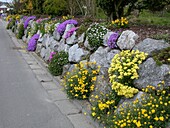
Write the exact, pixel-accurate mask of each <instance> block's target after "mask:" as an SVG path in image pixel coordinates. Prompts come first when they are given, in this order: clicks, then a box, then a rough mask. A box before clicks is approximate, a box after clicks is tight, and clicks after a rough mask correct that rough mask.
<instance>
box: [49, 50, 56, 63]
mask: <svg viewBox="0 0 170 128" xmlns="http://www.w3.org/2000/svg"><path fill="white" fill-rule="evenodd" d="M55 54H56V52H51V53H50V57H49V61H51V60H52V58H53V56H54V55H55Z"/></svg>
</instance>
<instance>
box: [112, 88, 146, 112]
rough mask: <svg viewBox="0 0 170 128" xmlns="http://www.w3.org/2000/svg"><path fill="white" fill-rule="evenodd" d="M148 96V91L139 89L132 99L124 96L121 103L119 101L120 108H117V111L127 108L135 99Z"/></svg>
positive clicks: (140, 99)
mask: <svg viewBox="0 0 170 128" xmlns="http://www.w3.org/2000/svg"><path fill="white" fill-rule="evenodd" d="M145 96H147V94H146V93H144V92H142V91H139V92H138V93H137V94H136V95H135V96H134V97H133V98H130V99H126V98H122V99H121V100H120V101H119V103H118V108H117V109H116V110H115V112H119V111H120V108H126V107H127V106H128V105H129V104H132V103H133V101H135V100H137V99H138V100H139V101H142V98H143V97H145Z"/></svg>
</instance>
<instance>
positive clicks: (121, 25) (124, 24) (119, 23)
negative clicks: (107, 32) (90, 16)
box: [111, 17, 128, 28]
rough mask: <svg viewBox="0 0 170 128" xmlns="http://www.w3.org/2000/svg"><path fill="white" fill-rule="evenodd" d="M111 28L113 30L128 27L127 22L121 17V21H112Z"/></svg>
mask: <svg viewBox="0 0 170 128" xmlns="http://www.w3.org/2000/svg"><path fill="white" fill-rule="evenodd" d="M111 25H112V26H114V27H115V28H127V27H128V20H127V19H126V18H124V17H121V19H116V20H114V21H112V23H111Z"/></svg>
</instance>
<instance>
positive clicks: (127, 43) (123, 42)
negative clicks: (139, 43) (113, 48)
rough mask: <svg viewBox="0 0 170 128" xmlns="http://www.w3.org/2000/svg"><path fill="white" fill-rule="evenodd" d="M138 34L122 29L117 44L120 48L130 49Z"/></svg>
mask: <svg viewBox="0 0 170 128" xmlns="http://www.w3.org/2000/svg"><path fill="white" fill-rule="evenodd" d="M138 37H139V36H138V35H137V34H135V33H134V32H133V31H131V30H126V31H123V32H122V34H121V35H120V37H119V38H118V41H117V46H118V47H119V48H120V49H121V50H124V49H126V50H127V49H128V50H131V49H132V48H133V47H134V46H135V41H136V40H137V39H138Z"/></svg>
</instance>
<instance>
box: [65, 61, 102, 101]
mask: <svg viewBox="0 0 170 128" xmlns="http://www.w3.org/2000/svg"><path fill="white" fill-rule="evenodd" d="M98 73H99V66H97V65H96V62H87V63H82V62H80V63H79V64H75V68H74V69H73V70H72V71H71V72H68V73H67V75H66V76H65V77H64V85H65V90H66V92H67V95H68V97H69V98H76V99H87V98H88V97H89V95H90V93H91V92H92V91H93V90H94V88H95V82H96V80H97V74H98Z"/></svg>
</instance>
